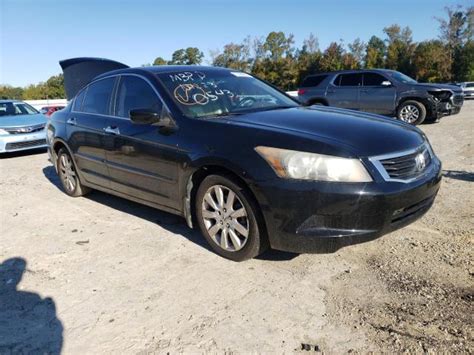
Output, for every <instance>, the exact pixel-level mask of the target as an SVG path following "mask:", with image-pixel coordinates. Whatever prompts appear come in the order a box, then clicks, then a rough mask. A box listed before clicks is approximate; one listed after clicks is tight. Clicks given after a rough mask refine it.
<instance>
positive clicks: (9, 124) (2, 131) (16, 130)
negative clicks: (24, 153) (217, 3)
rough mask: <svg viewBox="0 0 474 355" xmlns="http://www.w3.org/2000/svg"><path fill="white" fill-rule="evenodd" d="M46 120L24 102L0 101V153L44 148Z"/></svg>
mask: <svg viewBox="0 0 474 355" xmlns="http://www.w3.org/2000/svg"><path fill="white" fill-rule="evenodd" d="M46 120H47V119H46V117H45V116H44V115H42V114H41V113H39V112H38V111H37V110H36V109H35V108H33V107H32V106H30V105H28V104H27V103H25V102H22V101H16V100H0V153H5V152H15V151H19V150H26V149H33V148H46V134H45V129H44V127H45V125H46Z"/></svg>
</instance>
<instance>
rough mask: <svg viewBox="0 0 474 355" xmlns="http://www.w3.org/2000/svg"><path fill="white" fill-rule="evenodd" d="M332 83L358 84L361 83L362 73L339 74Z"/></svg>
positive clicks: (342, 84) (340, 84) (339, 84)
mask: <svg viewBox="0 0 474 355" xmlns="http://www.w3.org/2000/svg"><path fill="white" fill-rule="evenodd" d="M334 85H338V86H360V85H362V74H360V73H354V74H339V76H338V77H337V78H336V80H334Z"/></svg>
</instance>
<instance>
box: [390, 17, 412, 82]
mask: <svg viewBox="0 0 474 355" xmlns="http://www.w3.org/2000/svg"><path fill="white" fill-rule="evenodd" d="M383 31H384V32H385V34H386V35H387V40H386V41H387V56H386V61H385V66H386V67H387V68H388V69H394V70H398V71H400V72H402V73H405V74H407V75H412V74H413V65H412V57H413V52H414V51H415V47H416V45H415V44H414V43H413V39H412V31H411V30H410V28H409V27H405V28H403V29H402V28H401V27H400V26H399V25H396V24H395V25H391V26H388V27H385V28H384V29H383Z"/></svg>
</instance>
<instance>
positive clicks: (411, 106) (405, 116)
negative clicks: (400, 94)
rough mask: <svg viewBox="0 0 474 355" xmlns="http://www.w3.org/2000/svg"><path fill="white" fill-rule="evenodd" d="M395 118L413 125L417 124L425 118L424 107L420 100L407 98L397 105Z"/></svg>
mask: <svg viewBox="0 0 474 355" xmlns="http://www.w3.org/2000/svg"><path fill="white" fill-rule="evenodd" d="M397 118H398V119H399V120H400V121H403V122H406V123H410V124H412V125H415V126H416V125H419V124H421V123H422V122H423V121H424V120H425V118H426V107H425V105H423V104H422V103H421V102H418V101H415V100H407V101H405V102H403V103H402V104H401V105H400V106H399V107H398V110H397Z"/></svg>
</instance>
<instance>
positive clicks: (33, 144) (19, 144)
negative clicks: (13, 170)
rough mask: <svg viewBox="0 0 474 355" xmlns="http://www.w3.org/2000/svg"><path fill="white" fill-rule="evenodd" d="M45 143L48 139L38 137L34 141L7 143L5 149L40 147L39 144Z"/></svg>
mask: <svg viewBox="0 0 474 355" xmlns="http://www.w3.org/2000/svg"><path fill="white" fill-rule="evenodd" d="M45 144H46V139H37V140H34V141H25V142H15V143H7V144H6V145H5V150H16V149H23V148H34V147H39V146H42V145H45Z"/></svg>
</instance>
